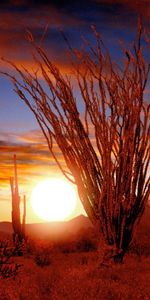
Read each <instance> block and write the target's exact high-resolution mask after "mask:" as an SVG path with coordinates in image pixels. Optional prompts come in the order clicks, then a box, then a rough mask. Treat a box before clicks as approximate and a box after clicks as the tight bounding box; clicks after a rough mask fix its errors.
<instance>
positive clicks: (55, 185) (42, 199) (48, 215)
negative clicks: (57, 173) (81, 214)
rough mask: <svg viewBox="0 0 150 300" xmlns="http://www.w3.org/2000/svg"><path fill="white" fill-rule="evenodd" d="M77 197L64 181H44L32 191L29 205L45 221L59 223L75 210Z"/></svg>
mask: <svg viewBox="0 0 150 300" xmlns="http://www.w3.org/2000/svg"><path fill="white" fill-rule="evenodd" d="M76 202H77V195H76V191H75V189H74V187H73V186H72V185H71V184H70V183H69V182H66V181H65V180H61V179H46V180H44V181H42V182H40V183H39V184H38V185H37V186H35V188H34V189H33V192H32V195H31V205H32V207H33V210H34V212H35V213H36V214H37V215H38V216H39V217H40V218H41V219H44V220H46V221H61V220H65V219H66V218H67V217H68V216H70V215H71V214H72V212H73V210H74V209H75V206H76Z"/></svg>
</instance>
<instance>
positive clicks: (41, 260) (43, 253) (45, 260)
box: [34, 249, 52, 268]
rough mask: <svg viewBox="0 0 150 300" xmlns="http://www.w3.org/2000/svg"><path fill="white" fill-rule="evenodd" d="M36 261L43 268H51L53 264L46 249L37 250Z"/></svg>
mask: <svg viewBox="0 0 150 300" xmlns="http://www.w3.org/2000/svg"><path fill="white" fill-rule="evenodd" d="M34 261H35V263H36V264H37V265H38V266H39V267H42V268H43V267H45V266H49V265H50V264H51V263H52V261H51V259H50V254H49V251H47V250H46V249H39V250H37V252H36V254H35V256H34Z"/></svg>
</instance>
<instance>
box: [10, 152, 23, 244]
mask: <svg viewBox="0 0 150 300" xmlns="http://www.w3.org/2000/svg"><path fill="white" fill-rule="evenodd" d="M10 187H11V194H12V226H13V242H14V244H17V243H22V241H23V240H24V238H25V217H26V198H25V196H24V199H23V204H24V211H23V219H22V224H21V217H20V196H19V188H18V175H17V162H16V155H14V178H13V177H11V178H10Z"/></svg>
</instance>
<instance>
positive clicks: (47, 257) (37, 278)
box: [0, 210, 150, 300]
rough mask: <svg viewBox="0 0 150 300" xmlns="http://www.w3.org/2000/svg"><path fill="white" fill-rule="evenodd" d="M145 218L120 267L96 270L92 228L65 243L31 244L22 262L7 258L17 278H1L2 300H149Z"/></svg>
mask: <svg viewBox="0 0 150 300" xmlns="http://www.w3.org/2000/svg"><path fill="white" fill-rule="evenodd" d="M149 213H150V210H147V212H146V214H145V215H144V218H143V220H142V222H141V224H140V227H139V230H138V231H137V233H136V235H135V238H134V241H133V243H132V245H131V247H130V249H129V252H128V253H127V254H126V256H125V258H124V263H123V264H121V265H111V266H109V267H108V266H99V258H98V253H97V250H96V249H95V248H96V245H97V237H96V235H95V232H94V231H93V229H92V228H84V229H82V230H81V229H80V231H79V233H78V234H77V235H74V236H73V235H71V236H70V238H69V237H68V236H67V235H66V237H65V238H64V240H63V239H62V240H60V239H59V240H55V241H51V240H48V239H43V240H37V239H30V240H29V241H28V243H27V245H26V247H25V248H24V250H23V251H24V254H23V256H21V257H17V256H13V257H12V258H11V260H12V261H13V263H19V264H20V265H21V266H20V267H19V269H18V273H17V274H16V275H14V276H12V277H9V278H2V276H1V277H0V300H104V299H105V300H113V299H114V300H118V299H120V300H138V299H139V300H149V299H150V230H149V229H150V222H149V220H150V214H149ZM4 238H5V239H8V238H9V235H6V236H5V234H3V235H1V234H0V240H4Z"/></svg>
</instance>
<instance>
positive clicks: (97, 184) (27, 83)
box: [6, 22, 150, 262]
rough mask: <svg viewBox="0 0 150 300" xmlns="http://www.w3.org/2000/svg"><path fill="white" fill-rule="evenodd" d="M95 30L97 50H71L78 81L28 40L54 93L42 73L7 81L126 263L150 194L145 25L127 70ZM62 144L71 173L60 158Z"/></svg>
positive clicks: (108, 249) (104, 242) (109, 247)
mask: <svg viewBox="0 0 150 300" xmlns="http://www.w3.org/2000/svg"><path fill="white" fill-rule="evenodd" d="M92 30H93V32H94V35H95V41H96V42H95V44H94V45H91V44H90V43H88V42H86V45H85V47H84V49H83V50H78V49H72V52H71V54H72V57H73V77H72V78H71V79H70V78H69V77H68V76H65V75H62V73H61V71H60V70H59V69H58V67H57V66H56V65H54V63H53V62H52V61H51V59H50V58H49V57H48V55H47V54H46V52H45V51H44V50H43V49H42V48H41V47H39V46H38V45H37V44H36V43H35V41H34V38H33V36H32V34H29V40H30V42H31V43H32V45H33V48H34V51H35V56H36V63H37V64H38V68H39V70H40V72H41V74H42V76H43V80H44V83H45V85H46V86H47V87H48V89H49V91H48V92H47V90H45V89H44V85H43V84H42V83H41V80H40V77H38V73H37V71H35V72H30V71H29V70H27V69H19V67H18V66H16V65H15V64H14V63H12V62H9V63H10V64H11V65H12V67H13V68H14V69H15V70H16V71H17V76H16V77H15V76H11V75H10V74H6V75H7V76H9V78H11V79H12V82H13V85H14V88H15V91H16V93H17V94H18V95H19V97H20V99H21V100H23V101H24V102H25V104H26V105H27V106H28V107H29V108H30V110H31V111H32V112H33V114H34V115H35V117H36V119H37V121H38V124H39V126H40V127H41V130H42V132H43V134H44V136H45V138H46V141H47V144H48V147H49V151H50V153H51V155H52V156H53V158H54V159H55V161H56V163H57V165H58V166H59V168H60V169H61V171H62V173H63V174H64V176H65V177H66V178H68V180H70V181H71V182H73V183H74V184H76V185H77V188H78V193H79V196H80V199H81V201H82V204H83V206H84V209H85V210H86V212H87V214H88V216H89V218H90V220H91V221H92V223H93V224H94V226H95V227H96V228H97V232H98V234H99V235H100V238H99V240H100V249H101V253H102V252H103V253H104V255H103V257H105V258H106V257H107V259H108V260H111V259H113V260H114V261H115V262H121V261H122V260H123V257H124V254H125V253H126V251H127V249H128V247H129V245H130V242H131V240H132V236H133V232H134V230H135V228H136V225H137V223H138V222H139V220H140V218H141V216H142V214H143V211H144V208H145V205H146V203H147V201H148V198H149V194H150V177H149V175H148V173H147V170H148V163H149V159H150V151H149V149H150V146H149V139H148V137H149V135H150V126H149V113H150V105H149V104H148V103H146V101H144V90H145V88H146V85H147V81H148V78H149V71H150V64H149V61H148V62H147V61H146V59H145V57H144V54H143V45H145V44H143V45H142V30H143V29H142V26H141V23H140V22H139V24H138V30H137V37H136V40H135V42H134V43H133V47H132V49H124V51H123V52H124V53H123V54H122V62H121V63H120V65H119V64H118V63H117V62H113V60H112V59H111V55H110V53H109V52H108V50H107V49H106V48H105V46H104V44H103V42H102V40H101V38H100V35H99V33H98V32H97V31H96V29H95V27H94V26H92ZM147 42H148V43H149V39H147ZM18 75H19V76H20V81H19V79H18ZM74 82H75V84H76V85H77V87H78V88H77V89H78V91H79V92H80V96H79V99H77V98H76V95H75V93H74V89H73V86H72V85H73V83H74ZM79 101H80V103H81V105H82V109H84V112H82V114H81V112H80V105H79ZM93 137H94V143H93ZM55 144H57V145H58V148H59V150H60V152H61V153H62V155H63V158H64V161H65V163H66V167H64V162H63V164H62V160H61V161H59V158H58V157H57V154H56V153H55V147H54V145H55ZM105 254H106V255H105Z"/></svg>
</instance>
